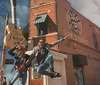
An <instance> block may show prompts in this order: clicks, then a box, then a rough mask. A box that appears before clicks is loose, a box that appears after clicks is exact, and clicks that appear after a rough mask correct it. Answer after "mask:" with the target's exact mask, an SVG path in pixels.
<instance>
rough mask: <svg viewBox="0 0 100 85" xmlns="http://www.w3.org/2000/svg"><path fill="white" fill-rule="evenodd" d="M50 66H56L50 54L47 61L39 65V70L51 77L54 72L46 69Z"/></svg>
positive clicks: (51, 67)
mask: <svg viewBox="0 0 100 85" xmlns="http://www.w3.org/2000/svg"><path fill="white" fill-rule="evenodd" d="M48 68H50V69H53V68H54V59H53V56H52V55H48V56H47V57H46V59H45V61H44V62H43V63H42V64H40V65H39V66H38V67H37V72H38V73H40V74H43V75H47V76H49V77H50V76H52V75H53V73H51V72H48V71H46V70H47V69H48Z"/></svg>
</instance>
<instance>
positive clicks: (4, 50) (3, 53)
mask: <svg viewBox="0 0 100 85" xmlns="http://www.w3.org/2000/svg"><path fill="white" fill-rule="evenodd" d="M7 25H8V14H7V15H6V21H5V28H6V26H7ZM5 36H6V29H5V30H4V37H5ZM5 55H6V47H5V45H4V43H3V50H2V63H1V65H2V66H4V65H5V59H6V56H5Z"/></svg>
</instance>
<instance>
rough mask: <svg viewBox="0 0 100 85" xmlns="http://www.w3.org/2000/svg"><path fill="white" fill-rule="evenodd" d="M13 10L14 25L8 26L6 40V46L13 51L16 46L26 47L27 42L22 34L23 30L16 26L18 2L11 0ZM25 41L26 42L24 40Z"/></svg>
mask: <svg viewBox="0 0 100 85" xmlns="http://www.w3.org/2000/svg"><path fill="white" fill-rule="evenodd" d="M10 2H11V10H12V24H8V25H7V26H6V31H7V35H6V36H5V38H4V45H5V46H6V47H7V48H9V49H11V48H13V47H15V46H16V45H21V46H23V47H26V40H25V38H24V36H23V34H22V29H21V28H17V26H16V10H15V9H16V7H15V6H16V0H10ZM23 39H24V40H23Z"/></svg>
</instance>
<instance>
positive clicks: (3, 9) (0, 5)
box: [0, 0, 100, 85]
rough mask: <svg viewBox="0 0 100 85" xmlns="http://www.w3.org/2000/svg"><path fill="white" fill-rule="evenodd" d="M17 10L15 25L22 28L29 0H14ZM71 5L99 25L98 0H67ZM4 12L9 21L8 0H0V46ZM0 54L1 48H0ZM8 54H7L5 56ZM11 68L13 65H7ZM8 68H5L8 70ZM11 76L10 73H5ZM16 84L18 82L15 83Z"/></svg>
mask: <svg viewBox="0 0 100 85" xmlns="http://www.w3.org/2000/svg"><path fill="white" fill-rule="evenodd" d="M16 1H17V2H16V3H17V5H16V10H17V13H16V14H17V26H18V27H22V28H24V27H25V26H26V25H27V23H28V8H29V0H16ZM68 1H69V2H70V3H71V5H72V7H73V8H74V9H75V10H77V11H78V12H79V13H81V14H82V15H83V16H85V17H86V18H87V19H89V20H90V21H92V22H93V23H95V24H96V25H97V26H99V27H100V0H68ZM6 13H9V16H10V18H9V23H11V10H10V2H9V0H0V17H2V18H3V19H1V18H0V46H1V47H2V45H3V33H4V26H5V24H4V20H5V15H6ZM0 56H1V50H0ZM8 56H9V55H8V54H7V57H8ZM9 67H10V68H12V67H13V66H9ZM10 68H7V71H8V72H9V70H10ZM7 76H9V78H11V76H12V74H9V73H8V74H7ZM16 85H18V84H16Z"/></svg>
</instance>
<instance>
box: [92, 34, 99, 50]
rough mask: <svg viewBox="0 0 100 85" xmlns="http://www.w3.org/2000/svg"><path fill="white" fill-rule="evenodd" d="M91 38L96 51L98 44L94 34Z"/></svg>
mask: <svg viewBox="0 0 100 85" xmlns="http://www.w3.org/2000/svg"><path fill="white" fill-rule="evenodd" d="M92 36H93V40H94V46H95V48H96V49H98V42H97V37H96V34H94V33H92Z"/></svg>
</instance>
